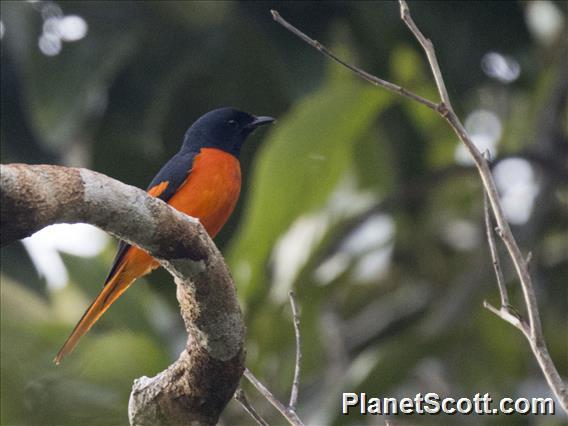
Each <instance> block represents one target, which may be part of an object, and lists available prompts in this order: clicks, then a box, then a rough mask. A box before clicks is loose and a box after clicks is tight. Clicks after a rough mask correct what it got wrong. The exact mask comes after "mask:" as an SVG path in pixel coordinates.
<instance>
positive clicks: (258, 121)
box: [246, 116, 276, 130]
mask: <svg viewBox="0 0 568 426" xmlns="http://www.w3.org/2000/svg"><path fill="white" fill-rule="evenodd" d="M275 121H276V120H275V119H274V118H272V117H268V116H259V117H255V118H254V120H253V121H252V122H250V123H249V124H248V125H247V126H246V127H247V128H248V129H250V130H253V129H256V128H257V127H259V126H264V125H265V124H270V123H273V122H275Z"/></svg>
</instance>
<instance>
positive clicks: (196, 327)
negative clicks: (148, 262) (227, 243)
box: [0, 164, 245, 425]
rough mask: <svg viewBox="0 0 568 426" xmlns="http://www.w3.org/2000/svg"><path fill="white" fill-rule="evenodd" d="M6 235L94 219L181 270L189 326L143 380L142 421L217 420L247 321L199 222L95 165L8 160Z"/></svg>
mask: <svg viewBox="0 0 568 426" xmlns="http://www.w3.org/2000/svg"><path fill="white" fill-rule="evenodd" d="M0 201H1V227H2V244H3V245H4V244H8V243H10V242H12V241H15V240H17V239H20V238H24V237H27V236H29V235H31V234H32V233H34V232H35V231H38V230H39V229H41V228H43V227H45V226H47V225H51V224H54V223H77V222H85V223H90V224H92V225H95V226H98V227H99V228H101V229H103V230H105V231H107V232H109V233H111V234H113V235H115V236H117V237H119V238H121V239H123V240H125V241H127V242H129V243H131V244H135V245H137V246H139V247H141V248H143V249H144V250H146V251H148V252H149V253H150V254H152V256H154V257H155V258H156V259H158V260H159V261H160V263H161V264H162V266H164V267H165V268H166V269H167V270H168V271H169V272H170V274H172V276H173V277H174V279H175V282H176V285H177V292H176V294H177V298H178V301H179V303H180V307H181V315H182V317H183V319H184V322H185V326H186V329H187V332H188V341H187V345H186V348H185V350H184V351H183V352H182V353H181V355H180V357H179V359H178V360H177V361H176V362H174V363H173V364H172V365H171V366H170V367H169V368H168V369H167V370H165V371H163V372H162V373H160V374H158V375H157V376H156V377H154V378H147V377H142V378H140V379H138V380H136V381H135V383H134V385H133V390H132V394H131V395H130V403H129V419H130V423H131V424H132V425H188V424H199V425H201V424H203V425H213V424H216V422H217V420H218V417H219V414H220V413H221V411H222V410H223V409H224V407H225V405H226V404H227V402H228V401H229V400H230V399H231V397H232V396H233V394H234V392H235V389H236V388H237V385H238V382H239V380H240V378H241V376H242V373H243V370H244V334H245V328H244V324H243V320H242V315H241V311H240V308H239V305H238V302H237V298H236V291H235V286H234V283H233V281H232V278H231V276H230V273H229V270H228V268H227V266H226V265H225V263H224V260H223V257H222V256H221V254H220V253H219V251H218V250H217V248H216V247H215V245H214V244H213V242H212V241H211V239H210V238H209V236H208V235H207V233H206V232H205V230H204V229H203V227H202V226H201V225H200V224H199V222H198V221H197V220H195V219H193V218H190V217H189V216H186V215H184V214H182V213H180V212H178V211H176V210H175V209H173V208H171V207H170V206H168V205H167V204H166V203H164V202H163V201H161V200H159V199H157V198H154V197H151V196H149V195H148V194H146V193H145V192H144V191H142V190H140V189H138V188H134V187H131V186H128V185H125V184H122V183H120V182H118V181H116V180H114V179H111V178H109V177H107V176H104V175H102V174H99V173H96V172H92V171H89V170H86V169H75V168H67V167H59V166H46V165H42V166H29V165H25V164H12V165H1V166H0Z"/></svg>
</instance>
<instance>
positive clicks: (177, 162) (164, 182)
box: [105, 151, 197, 285]
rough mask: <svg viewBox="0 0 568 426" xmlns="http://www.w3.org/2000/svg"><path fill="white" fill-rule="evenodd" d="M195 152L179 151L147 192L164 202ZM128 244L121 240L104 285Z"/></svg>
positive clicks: (186, 173) (188, 170) (187, 169)
mask: <svg viewBox="0 0 568 426" xmlns="http://www.w3.org/2000/svg"><path fill="white" fill-rule="evenodd" d="M196 155H197V152H194V151H183V152H182V151H180V152H178V153H177V154H176V155H174V156H173V157H172V158H171V159H170V161H168V162H167V163H166V164H165V165H164V167H162V168H161V169H160V171H159V172H158V174H157V175H156V176H155V177H154V179H152V182H150V185H148V188H147V190H146V191H147V192H148V194H150V195H152V196H154V197H157V198H160V199H161V200H164V201H165V202H166V203H167V202H168V200H169V199H170V198H172V196H173V195H174V194H175V193H176V192H177V190H178V188H179V187H180V186H181V185H182V184H183V183H184V182H185V180H186V179H187V177H188V176H189V174H190V173H191V166H192V164H193V160H194V159H195V156H196ZM129 248H130V244H128V243H125V242H124V241H121V242H120V243H119V245H118V251H117V252H116V256H115V257H114V261H113V262H112V266H111V268H110V272H109V273H108V276H107V278H106V280H105V285H106V284H107V283H108V282H109V281H110V279H111V278H112V276H113V275H114V274H115V272H116V270H117V269H118V268H119V267H120V264H121V261H122V259H123V258H124V256H125V255H126V253H127V252H128V249H129Z"/></svg>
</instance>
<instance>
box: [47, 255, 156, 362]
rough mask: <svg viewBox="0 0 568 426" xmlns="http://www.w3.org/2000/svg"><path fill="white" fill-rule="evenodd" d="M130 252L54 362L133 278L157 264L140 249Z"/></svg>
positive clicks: (66, 351) (96, 319)
mask: <svg viewBox="0 0 568 426" xmlns="http://www.w3.org/2000/svg"><path fill="white" fill-rule="evenodd" d="M130 252H131V253H128V255H127V256H125V259H124V261H123V262H122V264H121V265H120V266H119V267H118V268H117V270H116V272H115V273H114V274H113V276H112V277H111V278H110V279H109V280H108V281H107V283H106V284H105V286H104V288H103V290H102V291H101V292H100V293H99V295H98V296H97V298H96V299H95V300H94V301H93V303H91V306H89V308H88V309H87V311H86V312H85V313H84V314H83V317H82V318H81V320H80V321H79V322H78V323H77V325H76V326H75V328H74V329H73V331H72V332H71V334H70V335H69V337H68V338H67V340H66V341H65V343H64V344H63V346H62V347H61V349H60V350H59V352H58V353H57V355H56V356H55V359H54V360H53V362H55V364H59V363H60V362H61V360H62V359H63V357H65V356H66V355H69V354H70V353H71V352H72V351H73V349H75V346H77V343H79V339H81V337H83V335H84V334H85V333H87V331H89V330H90V329H91V327H92V326H93V325H94V324H95V323H96V322H97V321H98V319H99V318H100V317H101V316H102V315H103V314H104V313H105V312H106V310H107V309H108V308H109V307H110V305H112V304H113V303H114V301H115V300H116V299H118V298H119V297H120V296H121V295H122V293H124V292H125V291H126V290H127V289H128V287H130V285H131V284H132V283H133V282H134V280H136V279H137V278H138V277H140V276H142V275H145V274H147V273H148V272H150V271H151V270H152V269H154V268H155V267H156V266H157V264H158V263H157V261H156V260H154V259H153V258H152V257H150V255H148V254H147V253H145V252H143V251H142V250H139V249H136V248H132V249H130Z"/></svg>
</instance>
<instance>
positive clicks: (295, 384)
mask: <svg viewBox="0 0 568 426" xmlns="http://www.w3.org/2000/svg"><path fill="white" fill-rule="evenodd" d="M289 296H290V306H291V307H292V320H293V321H294V335H295V336H296V363H295V366H294V380H293V381H292V391H291V392H290V402H289V403H288V405H289V406H290V408H292V409H293V410H295V409H296V405H297V404H298V388H299V387H300V370H301V368H300V364H301V362H302V345H301V339H300V315H299V313H298V307H297V306H296V296H295V295H294V292H293V291H291V292H290V294H289Z"/></svg>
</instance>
